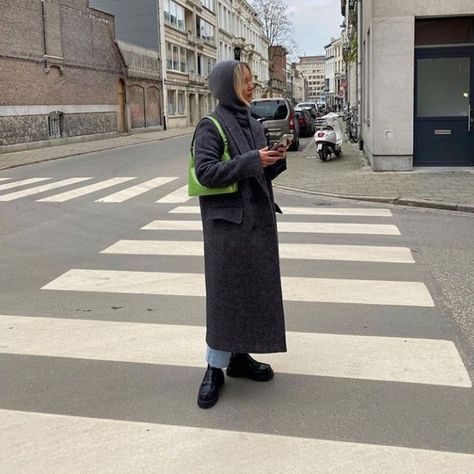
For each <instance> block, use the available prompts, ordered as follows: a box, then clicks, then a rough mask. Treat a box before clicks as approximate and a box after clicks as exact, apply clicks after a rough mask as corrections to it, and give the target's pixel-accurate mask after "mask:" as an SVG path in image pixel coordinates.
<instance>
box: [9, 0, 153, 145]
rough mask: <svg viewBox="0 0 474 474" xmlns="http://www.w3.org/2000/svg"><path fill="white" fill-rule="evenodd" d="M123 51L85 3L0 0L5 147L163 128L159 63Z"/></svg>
mask: <svg viewBox="0 0 474 474" xmlns="http://www.w3.org/2000/svg"><path fill="white" fill-rule="evenodd" d="M122 49H123V51H121V50H120V49H119V47H118V46H117V44H116V43H115V30H114V18H113V16H111V15H109V14H107V13H104V12H101V11H98V10H95V9H93V8H90V7H89V2H88V0H43V1H41V0H2V2H0V84H1V87H0V149H1V150H5V151H8V150H9V149H11V145H15V144H20V143H30V142H45V143H54V142H55V141H56V142H58V141H60V139H64V138H68V137H77V136H83V135H92V134H110V133H117V132H118V131H126V130H127V129H129V128H132V127H133V128H136V127H143V126H147V125H148V126H150V125H151V126H157V125H160V124H161V99H160V97H161V89H160V87H161V86H160V80H159V79H160V77H159V74H158V73H156V74H155V72H156V70H158V72H159V70H160V67H159V58H158V57H155V58H150V57H149V56H148V58H145V59H143V56H147V55H146V54H143V53H142V52H140V51H138V52H137V51H132V52H129V54H128V62H129V63H130V64H127V58H126V56H127V53H126V51H125V50H126V48H122ZM134 56H135V57H134ZM137 56H138V57H140V56H142V59H141V60H140V59H138V60H137ZM157 62H158V66H157V65H156V63H157ZM137 64H138V65H140V64H142V65H143V67H134V65H135V66H136V65H137ZM130 65H131V67H130ZM137 71H138V73H137ZM134 86H135V88H133V87H134ZM147 98H148V101H147V100H146V99H147ZM147 103H148V108H149V111H148V119H147V118H146V117H147V109H146V108H145V106H146V104H147ZM134 111H135V113H134ZM134 117H135V120H133V118H134ZM137 117H138V118H137Z"/></svg>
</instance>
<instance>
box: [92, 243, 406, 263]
mask: <svg viewBox="0 0 474 474" xmlns="http://www.w3.org/2000/svg"><path fill="white" fill-rule="evenodd" d="M279 249H280V258H288V259H302V260H303V259H306V260H343V261H354V262H388V263H415V261H414V260H413V257H412V255H411V252H410V249H408V248H406V247H376V246H368V245H322V244H287V243H280V244H279ZM101 253H110V254H123V255H187V256H202V255H204V249H203V244H202V241H189V240H185V241H183V240H120V241H119V242H117V243H115V244H113V245H111V246H110V247H107V248H106V249H105V250H102V252H101Z"/></svg>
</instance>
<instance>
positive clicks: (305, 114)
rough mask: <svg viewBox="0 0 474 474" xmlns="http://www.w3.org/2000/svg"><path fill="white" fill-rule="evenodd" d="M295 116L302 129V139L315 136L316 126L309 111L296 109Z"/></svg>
mask: <svg viewBox="0 0 474 474" xmlns="http://www.w3.org/2000/svg"><path fill="white" fill-rule="evenodd" d="M295 116H296V119H297V120H298V125H299V127H300V137H311V136H312V135H314V131H315V128H316V125H315V123H314V117H313V116H312V115H311V112H310V111H309V109H298V108H295Z"/></svg>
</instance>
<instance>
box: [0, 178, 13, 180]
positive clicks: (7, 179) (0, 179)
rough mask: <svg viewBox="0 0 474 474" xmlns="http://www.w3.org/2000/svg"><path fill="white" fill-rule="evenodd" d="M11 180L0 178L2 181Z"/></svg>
mask: <svg viewBox="0 0 474 474" xmlns="http://www.w3.org/2000/svg"><path fill="white" fill-rule="evenodd" d="M9 179H11V178H0V181H8V180H9Z"/></svg>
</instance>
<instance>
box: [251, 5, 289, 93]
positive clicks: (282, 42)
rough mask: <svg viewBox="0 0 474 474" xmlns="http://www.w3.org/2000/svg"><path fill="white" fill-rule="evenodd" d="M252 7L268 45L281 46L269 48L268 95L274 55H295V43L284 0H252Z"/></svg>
mask: <svg viewBox="0 0 474 474" xmlns="http://www.w3.org/2000/svg"><path fill="white" fill-rule="evenodd" d="M252 7H253V8H254V10H255V11H256V12H257V16H258V18H259V19H260V21H261V22H262V23H263V34H264V35H265V36H266V37H267V39H268V41H269V42H270V46H281V48H270V55H269V73H270V80H269V81H268V86H267V87H266V88H265V89H266V93H268V94H269V96H270V97H272V95H273V79H272V71H273V67H274V61H275V60H276V59H277V57H276V56H281V55H285V56H286V55H289V56H290V57H293V58H294V57H296V55H297V50H298V48H297V45H296V41H295V32H294V28H293V23H292V22H291V20H290V14H289V12H288V5H287V4H286V1H285V0H253V1H252Z"/></svg>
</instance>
